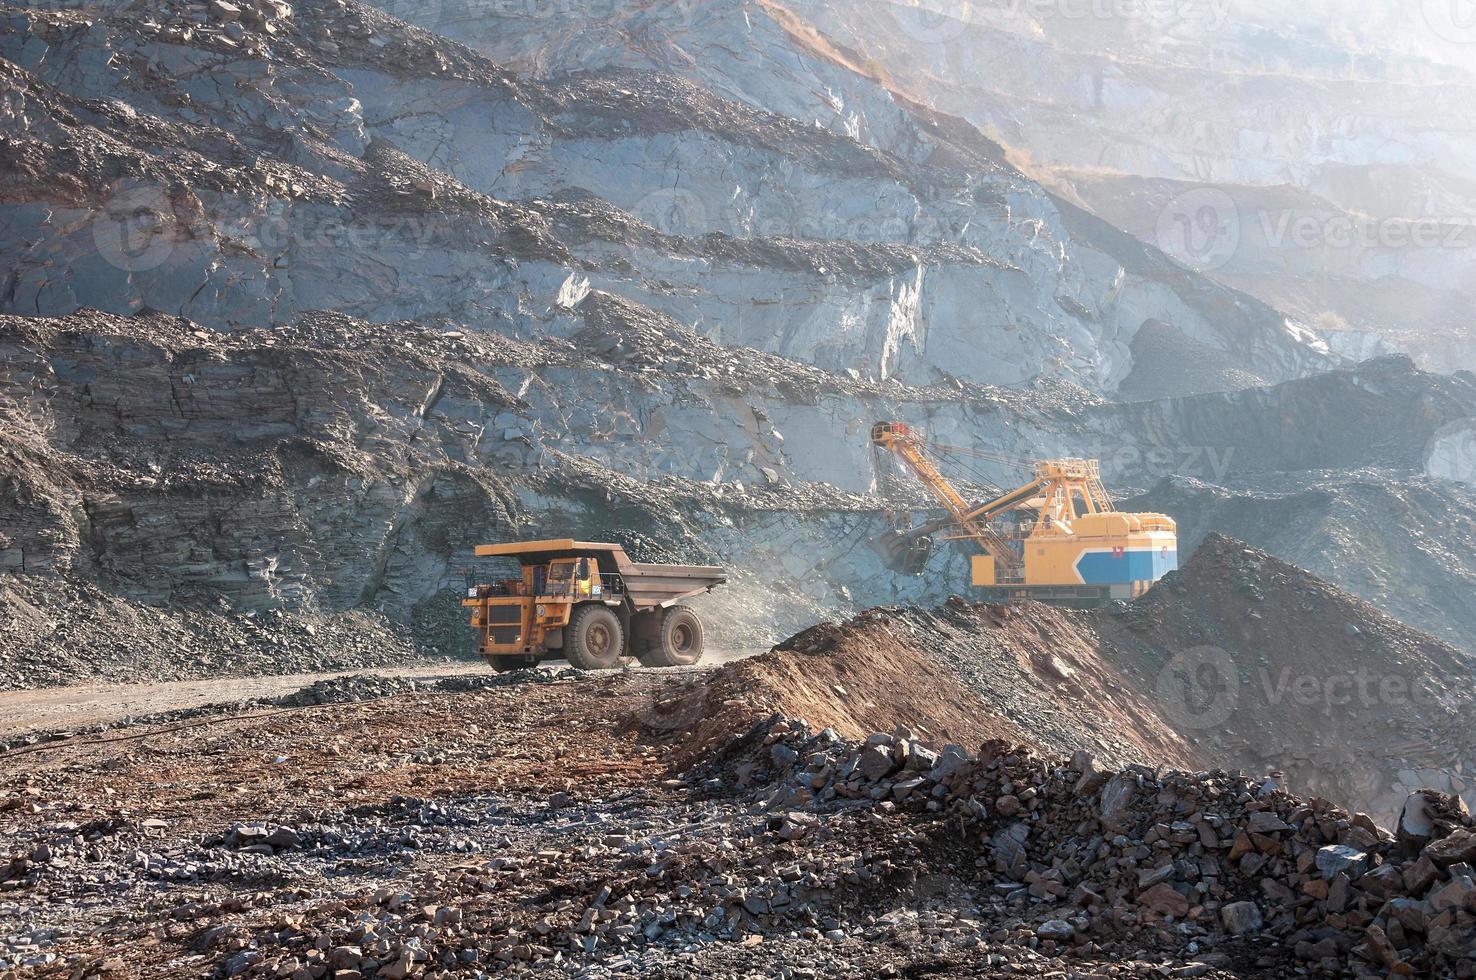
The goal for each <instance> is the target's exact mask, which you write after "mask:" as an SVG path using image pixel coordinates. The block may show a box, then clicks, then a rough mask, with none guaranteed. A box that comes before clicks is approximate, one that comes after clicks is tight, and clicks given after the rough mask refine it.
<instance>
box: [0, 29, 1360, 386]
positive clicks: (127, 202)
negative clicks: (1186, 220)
mask: <svg viewBox="0 0 1476 980" xmlns="http://www.w3.org/2000/svg"><path fill="white" fill-rule="evenodd" d="M726 6H727V7H728V12H729V13H738V14H749V13H751V14H752V15H753V16H759V17H763V18H764V20H765V21H766V22H767V32H768V34H769V35H771V37H770V41H769V43H771V44H773V45H775V46H776V48H778V49H779V50H777V51H776V52H775V55H776V56H778V55H780V54H783V52H784V51H786V50H789V51H791V52H793V53H792V54H791V55H790V56H791V57H799V58H801V59H802V60H801V65H802V69H801V70H802V72H803V70H804V68H803V66H805V65H813V69H812V70H813V71H814V72H823V73H825V74H827V75H828V74H830V73H831V72H832V71H833V69H832V68H831V67H830V66H828V65H821V64H820V63H817V62H816V59H815V58H814V57H813V56H812V55H808V54H806V53H805V52H802V51H795V50H794V49H793V47H792V45H790V43H789V41H788V38H789V35H788V34H786V33H785V32H783V31H781V30H779V29H778V28H777V27H776V26H775V25H774V24H773V22H772V21H770V20H769V18H768V17H767V16H765V15H764V14H763V13H762V11H761V10H758V9H756V8H755V9H752V10H747V9H744V5H742V4H739V3H737V2H730V3H729V4H727V5H726ZM7 17H9V18H10V22H9V24H8V26H9V27H10V30H8V31H7V32H5V35H4V36H5V38H6V40H5V41H4V42H3V43H0V57H3V58H5V59H8V60H7V61H6V63H5V73H6V84H7V86H8V87H9V88H10V89H11V90H12V92H13V93H14V96H15V97H14V98H13V99H12V100H11V106H12V108H11V109H10V113H11V123H12V129H13V130H15V131H16V133H17V140H16V142H14V143H13V144H11V145H10V147H9V148H8V150H7V153H8V154H9V155H10V156H11V158H12V161H13V163H14V165H15V169H16V170H18V171H19V173H20V174H21V175H22V183H21V184H20V185H18V186H17V187H15V188H14V189H13V193H12V195H11V197H10V199H9V201H10V202H11V203H7V205H6V207H7V211H8V213H7V221H6V224H5V228H6V233H5V234H6V238H5V239H3V240H0V247H4V248H5V249H6V251H7V253H9V254H13V255H14V256H15V258H16V261H15V262H14V263H13V269H12V272H11V278H10V288H9V289H8V290H7V291H6V298H5V301H4V309H6V310H8V311H12V312H22V311H23V312H26V313H30V314H34V313H42V314H48V313H67V312H70V311H71V310H73V309H75V308H77V307H79V306H90V307H94V308H98V309H104V310H109V311H115V312H133V311H136V310H138V309H141V308H144V307H149V308H153V309H157V310H164V311H167V312H170V313H179V314H183V315H186V316H189V317H190V318H192V319H193V320H195V321H197V322H200V323H203V324H206V325H209V326H212V327H220V328H237V327H260V326H268V325H271V324H274V323H281V322H290V321H291V320H293V319H295V318H296V317H297V316H298V315H300V314H301V313H303V312H306V311H311V310H322V309H335V310H339V311H342V312H346V313H351V314H354V315H357V316H361V317H364V318H366V319H370V320H374V321H381V322H383V321H393V320H398V319H403V318H409V317H419V318H425V317H431V316H437V315H444V316H450V317H455V318H457V319H458V320H461V321H464V322H466V323H467V324H468V325H469V326H471V327H472V328H474V329H492V330H497V331H499V332H501V333H504V334H511V335H517V336H523V337H527V336H532V335H536V334H540V333H542V332H543V330H544V327H543V324H542V323H541V322H540V321H541V320H542V317H541V316H540V314H541V313H542V311H546V310H548V309H550V308H551V307H553V306H554V305H555V304H556V303H557V302H558V301H559V300H560V299H561V298H565V299H566V298H567V297H568V295H569V293H570V292H571V291H577V290H579V289H582V288H584V287H583V283H584V282H585V281H588V282H589V284H590V285H591V286H593V287H594V288H597V289H603V290H607V291H610V292H612V293H616V294H618V295H621V296H623V297H625V298H627V299H629V300H631V301H634V302H637V303H640V304H642V305H644V306H646V307H649V308H650V309H652V310H655V311H657V312H660V313H664V314H667V315H669V316H671V317H673V318H675V319H676V320H677V321H678V322H679V323H681V324H683V325H684V326H688V327H692V328H696V329H697V330H699V331H700V332H701V333H703V334H705V335H707V336H710V337H712V338H714V339H716V340H718V341H719V342H721V343H724V344H729V345H746V346H752V347H757V348H760V349H765V350H772V351H775V352H778V353H782V354H785V355H788V356H791V357H795V358H797V359H800V360H804V361H807V362H810V363H813V364H816V365H818V366H821V367H823V368H826V369H828V370H831V371H845V370H851V371H855V372H858V373H860V374H861V375H863V376H867V377H873V378H887V377H898V378H901V379H903V380H905V381H908V382H910V383H931V382H933V381H935V380H939V379H941V378H948V377H956V378H960V379H963V380H968V381H978V382H987V383H999V384H1020V383H1024V382H1027V381H1030V380H1032V379H1035V378H1041V377H1051V378H1067V379H1071V380H1073V381H1077V382H1079V383H1081V384H1083V385H1085V386H1086V387H1088V388H1091V389H1094V390H1103V391H1113V390H1115V389H1116V388H1117V387H1118V385H1119V384H1120V383H1121V382H1122V381H1123V379H1124V378H1126V377H1127V376H1128V375H1129V374H1131V373H1132V370H1133V355H1132V349H1131V345H1132V341H1133V337H1134V336H1135V334H1136V333H1137V331H1138V330H1139V329H1140V328H1141V326H1142V325H1143V324H1144V323H1145V322H1149V321H1153V322H1160V321H1162V322H1169V323H1173V324H1175V325H1176V327H1177V328H1178V329H1179V330H1180V331H1182V332H1183V333H1185V334H1186V335H1187V336H1190V337H1193V338H1195V339H1196V341H1197V342H1200V343H1203V344H1206V345H1208V347H1209V348H1211V349H1213V350H1216V351H1219V352H1221V354H1223V355H1224V357H1225V358H1226V361H1225V372H1223V374H1222V376H1221V377H1219V378H1218V379H1211V380H1212V382H1214V383H1213V385H1212V386H1214V387H1233V386H1237V385H1243V384H1245V383H1247V381H1248V380H1249V381H1251V382H1253V381H1254V379H1257V378H1259V379H1262V380H1266V381H1279V380H1285V379H1287V378H1290V377H1295V376H1298V375H1301V374H1305V373H1307V372H1308V371H1310V370H1314V369H1317V368H1320V367H1324V366H1326V365H1327V364H1329V363H1331V362H1332V361H1333V360H1335V359H1334V358H1332V357H1331V355H1330V354H1329V353H1328V352H1327V351H1326V349H1325V348H1323V347H1321V346H1320V345H1318V344H1316V343H1312V342H1309V340H1308V338H1307V337H1305V336H1302V335H1299V334H1298V333H1296V332H1295V331H1293V330H1291V329H1290V328H1289V327H1288V326H1287V325H1286V323H1285V322H1284V320H1283V319H1282V318H1281V317H1280V316H1279V315H1278V314H1276V313H1275V312H1274V311H1272V310H1271V309H1270V308H1267V307H1263V306H1260V305H1259V304H1256V303H1254V302H1253V301H1250V300H1249V299H1248V298H1247V297H1244V296H1239V295H1237V294H1234V293H1232V292H1230V291H1228V290H1225V289H1223V288H1222V287H1218V286H1215V285H1214V284H1212V283H1210V282H1208V281H1206V280H1202V279H1199V278H1198V277H1197V276H1195V275H1193V274H1191V273H1187V272H1185V271H1183V270H1180V269H1176V268H1174V267H1173V266H1171V265H1170V264H1169V263H1168V262H1166V261H1165V260H1164V259H1163V258H1162V256H1158V255H1153V254H1148V253H1146V252H1144V251H1143V250H1142V249H1140V248H1135V247H1133V246H1132V245H1131V243H1130V241H1128V240H1126V239H1120V236H1119V238H1118V239H1114V238H1112V237H1111V236H1110V235H1109V234H1107V233H1106V232H1105V231H1103V232H1101V233H1098V234H1095V235H1093V234H1086V235H1080V236H1078V235H1077V234H1075V233H1074V232H1073V231H1071V230H1070V229H1068V227H1067V222H1066V219H1065V217H1064V216H1063V213H1062V211H1061V209H1060V207H1059V206H1058V205H1057V203H1056V202H1055V201H1054V200H1053V199H1052V198H1051V197H1050V196H1049V195H1047V194H1045V193H1044V192H1043V191H1042V190H1041V188H1040V187H1039V186H1038V185H1036V184H1034V183H1033V182H1031V181H1029V180H1028V179H1026V178H1024V177H1023V176H1021V175H1020V174H1019V173H1017V172H1015V171H1013V170H1012V169H1011V168H1009V167H1007V166H1005V165H1003V164H1001V163H999V162H998V161H996V160H994V159H992V158H991V157H990V156H989V153H990V152H991V150H990V148H989V147H988V146H987V145H986V144H985V141H982V140H981V139H979V138H978V137H977V134H976V133H973V131H972V130H969V129H967V127H964V128H958V127H954V128H953V129H947V130H945V129H943V128H942V127H941V126H940V125H939V123H938V121H937V120H936V119H934V118H933V117H931V116H929V115H927V114H926V113H924V112H923V111H922V110H917V111H916V112H913V111H910V110H905V109H902V108H899V106H898V105H897V104H896V103H894V102H893V101H892V100H891V98H890V97H889V96H888V95H887V94H886V93H885V92H884V91H883V90H880V89H877V90H876V91H874V92H872V93H871V99H872V101H876V102H880V103H883V104H884V105H885V107H886V109H887V110H888V117H889V119H890V120H891V123H892V125H893V126H894V127H895V128H896V129H897V130H898V131H899V136H898V138H897V139H896V140H894V141H893V143H894V145H893V146H892V147H890V148H888V149H879V148H876V147H874V146H871V145H869V144H866V143H864V142H860V141H858V140H857V139H855V138H853V137H852V136H851V135H850V134H846V133H839V132H833V131H831V130H827V129H822V128H817V127H815V126H813V125H809V124H808V122H807V121H805V122H801V121H797V120H796V118H794V113H797V112H798V107H796V106H792V105H788V106H782V107H780V108H781V110H789V111H790V113H791V114H790V115H780V114H776V113H772V112H767V111H764V110H763V109H759V108H754V107H753V106H752V105H749V104H746V103H742V102H732V101H725V100H724V99H722V98H720V97H718V96H717V95H714V94H713V93H712V91H710V90H709V89H707V88H704V87H702V86H701V85H699V84H697V83H695V82H689V81H686V80H683V79H679V78H676V77H673V76H670V75H659V74H654V73H651V72H632V71H626V70H621V69H614V68H611V69H607V70H604V71H600V72H595V73H589V74H579V75H561V76H558V77H556V78H548V79H538V80H534V79H526V78H524V79H519V78H515V77H513V76H512V75H510V74H509V73H507V72H506V71H504V70H503V69H501V68H500V67H498V66H497V65H496V64H495V63H494V62H492V61H489V60H487V59H486V58H483V57H481V56H479V55H477V54H475V53H474V52H472V51H471V50H469V49H467V48H464V47H461V46H459V45H456V44H453V43H450V42H447V41H444V40H440V39H437V38H436V37H434V36H433V35H430V34H426V33H425V32H422V31H417V30H414V29H410V28H406V27H405V26H404V25H403V24H401V23H399V22H396V21H393V20H391V19H389V18H387V17H386V16H384V15H383V14H381V13H379V12H378V11H376V10H374V9H373V8H369V7H363V6H359V5H357V4H353V3H344V4H330V5H326V6H320V5H309V6H306V7H303V8H300V9H295V10H294V11H293V13H292V15H291V16H290V17H284V18H278V19H276V20H274V21H272V22H271V23H273V24H274V27H273V30H271V31H264V30H261V29H253V28H251V27H246V28H241V29H240V30H235V31H233V30H231V27H232V24H230V23H228V24H226V25H225V26H224V27H222V26H221V25H219V24H216V23H212V22H211V21H210V19H209V16H208V15H207V14H205V13H202V12H200V11H199V8H191V7H190V6H188V5H186V4H175V3H171V2H164V0H161V2H159V3H157V4H147V5H131V6H128V7H124V8H122V9H119V10H116V11H110V12H109V13H107V14H105V15H102V16H100V17H97V18H93V19H89V20H86V21H82V20H80V19H79V18H76V17H75V16H71V15H68V14H65V13H63V14H56V13H47V12H16V13H12V14H8V15H7ZM522 20H523V24H524V25H525V29H528V30H532V29H535V27H536V22H537V18H524V19H522ZM555 20H556V18H555ZM530 21H533V22H535V23H532V24H530V23H529V22H530ZM723 23H724V25H726V26H731V17H730V18H727V19H725V20H724V21H723ZM232 34H240V35H242V36H241V37H239V38H233V37H232V36H231V35H232ZM756 43H757V42H756ZM205 77H208V78H209V79H210V81H209V82H208V83H205V82H200V81H197V79H200V78H205ZM789 84H794V82H790V83H789ZM103 99H106V100H109V101H105V102H99V101H97V100H103ZM799 118H800V119H804V116H802V115H801V116H800V117H799ZM281 133H290V134H292V138H291V140H290V141H289V142H288V143H287V144H283V143H282V141H281V139H280V134H281ZM904 133H905V136H904V135H902V134H904ZM160 148H167V150H168V152H164V153H160V152H157V151H158V150H159V149H160ZM72 158H75V159H76V160H78V161H79V162H78V163H75V164H66V163H64V161H69V160H71V159H72ZM653 161H662V162H661V164H660V165H653ZM100 188H106V190H104V191H102V192H101V193H100V192H99V189H100ZM730 236H732V237H730ZM798 238H804V239H807V240H809V242H808V243H807V244H802V243H800V242H798V241H796V240H795V239H798ZM1166 384H1167V382H1166ZM1161 391H1162V392H1170V391H1171V389H1169V388H1163V389H1161Z"/></svg>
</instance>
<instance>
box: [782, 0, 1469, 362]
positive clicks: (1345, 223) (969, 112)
mask: <svg viewBox="0 0 1476 980" xmlns="http://www.w3.org/2000/svg"><path fill="white" fill-rule="evenodd" d="M784 6H785V7H786V8H788V9H790V10H792V11H793V12H794V13H795V14H796V15H797V16H798V17H801V18H803V19H804V20H805V21H807V22H808V23H810V24H812V25H815V26H816V27H817V28H818V30H819V33H820V34H821V35H822V36H823V37H825V38H826V39H827V41H828V43H829V45H830V46H831V47H832V49H837V50H841V51H845V52H847V53H848V55H849V59H850V60H851V61H852V63H855V64H858V65H864V66H868V68H869V70H870V71H871V72H873V73H874V74H875V75H876V77H878V78H881V79H885V80H886V81H887V82H888V84H890V85H892V86H893V87H895V88H897V89H898V90H899V91H903V92H906V93H908V94H910V95H911V96H912V97H914V98H918V99H922V100H925V101H928V102H931V103H933V104H935V105H937V106H938V107H939V108H940V109H943V110H945V111H951V112H956V113H958V114H959V115H961V116H963V117H965V118H967V119H969V120H970V121H971V122H973V123H975V124H977V125H979V126H981V127H984V128H985V129H987V130H988V131H989V132H991V133H992V134H994V135H995V136H997V137H998V138H999V139H1000V140H1001V141H1002V142H1003V143H1006V144H1008V145H1009V146H1011V147H1012V148H1014V150H1013V152H1014V158H1015V159H1017V160H1018V161H1019V162H1021V164H1022V165H1023V166H1025V167H1026V169H1028V170H1029V171H1030V172H1031V173H1032V174H1034V175H1035V176H1037V177H1039V178H1041V179H1043V180H1045V181H1046V182H1047V183H1048V184H1050V185H1051V186H1052V187H1053V188H1055V189H1056V190H1057V191H1059V192H1060V193H1061V194H1062V195H1064V196H1066V197H1068V198H1070V199H1072V200H1076V201H1079V202H1081V203H1083V204H1085V205H1086V206H1087V207H1089V208H1090V209H1092V210H1093V211H1094V212H1095V213H1097V214H1099V215H1101V216H1103V217H1105V218H1107V219H1108V220H1110V221H1112V222H1113V223H1114V224H1116V225H1117V226H1119V227H1121V228H1124V229H1127V230H1128V231H1130V232H1132V233H1133V234H1134V235H1136V236H1138V237H1139V238H1140V239H1142V240H1143V241H1147V242H1152V243H1154V244H1156V245H1158V246H1160V247H1162V248H1165V249H1166V250H1168V251H1169V252H1171V253H1172V254H1174V255H1175V256H1176V257H1178V258H1179V259H1181V260H1182V261H1184V262H1185V263H1187V264H1189V265H1191V266H1193V267H1195V268H1199V269H1202V270H1205V271H1207V272H1209V273H1210V274H1212V275H1213V276H1215V277H1216V278H1219V279H1221V280H1222V281H1224V282H1227V283H1230V284H1233V285H1235V286H1237V287H1239V288H1242V289H1245V290H1246V291H1247V292H1250V293H1251V294H1253V295H1255V296H1257V297H1259V298H1261V299H1263V300H1265V301H1267V302H1269V303H1271V304H1272V305H1274V306H1276V307H1277V308H1279V309H1283V310H1286V311H1288V312H1290V313H1292V314H1294V315H1295V316H1297V317H1298V318H1299V319H1301V320H1303V321H1304V322H1307V323H1309V324H1312V323H1315V324H1317V326H1318V327H1319V328H1320V329H1324V330H1326V331H1328V333H1327V336H1328V338H1329V340H1330V341H1331V342H1332V343H1333V344H1334V345H1335V346H1336V347H1338V348H1339V349H1341V350H1344V351H1345V352H1347V353H1349V354H1350V355H1353V356H1358V355H1359V352H1361V351H1370V350H1375V349H1378V346H1379V344H1380V342H1381V340H1382V341H1385V342H1392V343H1393V344H1395V345H1398V346H1399V347H1400V348H1401V349H1404V350H1407V351H1409V352H1411V353H1414V354H1416V355H1417V356H1418V357H1419V358H1420V360H1421V362H1422V363H1423V364H1425V365H1426V366H1429V367H1432V368H1434V369H1438V370H1444V371H1449V370H1455V369H1458V368H1459V369H1468V370H1469V369H1471V368H1472V367H1476V361H1473V359H1472V355H1471V351H1472V344H1471V339H1472V334H1471V327H1470V323H1471V319H1472V318H1471V312H1472V307H1473V302H1476V294H1473V292H1472V290H1471V288H1470V287H1469V285H1468V284H1469V283H1470V281H1471V271H1472V256H1473V254H1476V253H1473V252H1472V249H1471V245H1472V241H1473V236H1472V232H1473V220H1476V210H1473V206H1472V205H1473V197H1472V193H1471V182H1470V179H1469V174H1470V172H1471V168H1472V165H1473V162H1476V142H1473V140H1472V132H1473V116H1472V109H1471V106H1472V100H1471V93H1472V91H1473V89H1476V75H1473V73H1472V62H1471V59H1470V50H1471V47H1470V45H1471V42H1472V41H1473V40H1476V35H1473V33H1472V31H1471V29H1470V26H1469V24H1468V23H1467V19H1466V17H1465V16H1464V11H1462V10H1460V9H1459V5H1454V6H1453V5H1450V4H1444V3H1413V4H1410V3H1396V2H1392V0H1389V2H1379V3H1373V4H1365V5H1364V6H1363V7H1362V8H1361V9H1360V11H1359V16H1358V17H1356V18H1349V17H1347V16H1346V11H1345V9H1344V8H1343V7H1341V6H1340V5H1339V4H1337V3H1334V2H1331V0H1321V2H1313V3H1307V4H1299V5H1296V6H1295V7H1288V6H1286V5H1285V4H1275V3H1269V2H1261V0H1253V2H1237V3H1235V4H1233V5H1232V4H1216V3H1170V4H1085V3H1083V4H1039V5H1028V4H1027V5H1022V4H968V5H952V4H940V3H911V2H902V0H875V2H863V3H859V4H851V3H847V4H837V3H831V2H827V0H794V2H792V3H787V4H785V5H784Z"/></svg>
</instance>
